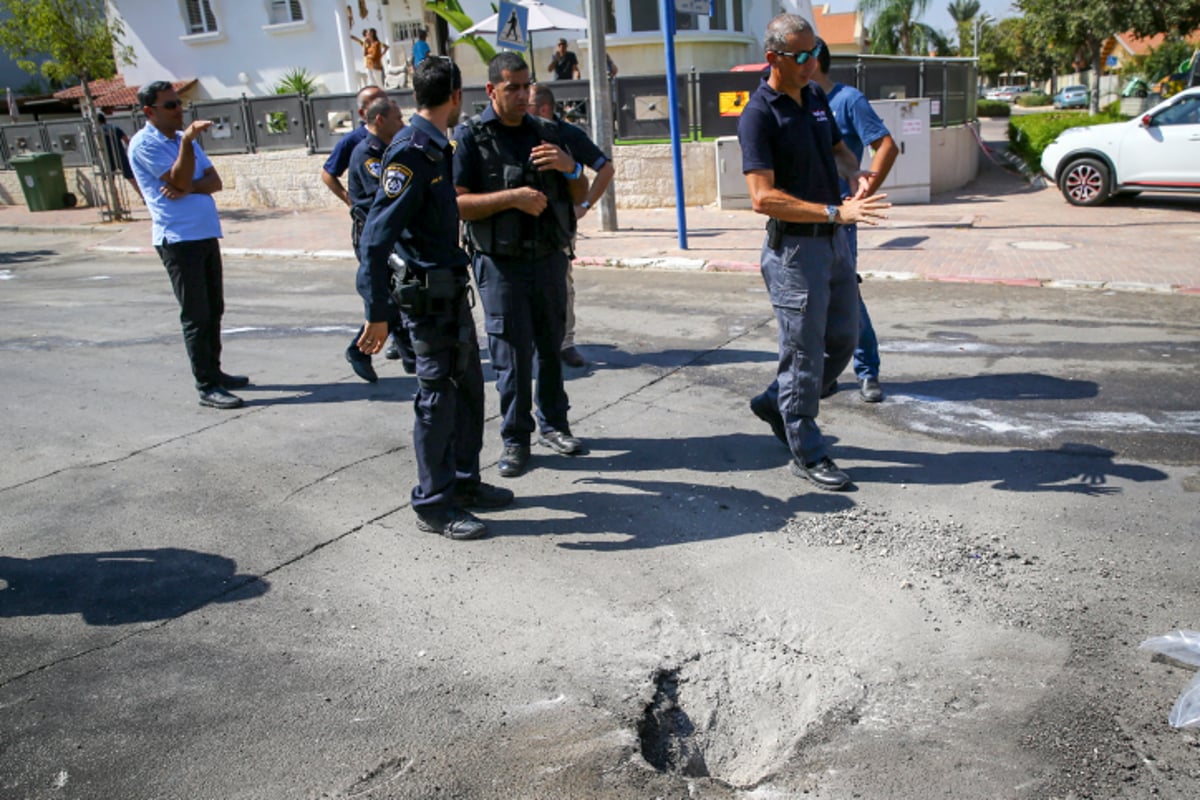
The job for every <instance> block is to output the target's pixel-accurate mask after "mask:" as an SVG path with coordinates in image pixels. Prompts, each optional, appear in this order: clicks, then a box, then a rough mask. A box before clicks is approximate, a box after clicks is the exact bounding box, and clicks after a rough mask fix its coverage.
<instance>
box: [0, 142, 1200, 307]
mask: <svg viewBox="0 0 1200 800" xmlns="http://www.w3.org/2000/svg"><path fill="white" fill-rule="evenodd" d="M218 203H219V197H218ZM135 216H136V217H138V219H136V220H135V221H133V222H127V223H102V222H100V221H99V220H98V214H97V212H96V210H95V209H67V210H62V211H42V212H37V213H33V212H30V211H28V210H27V209H26V208H25V207H24V206H0V231H5V230H7V231H42V232H53V233H76V234H85V235H89V236H92V237H94V238H95V239H96V244H95V245H94V248H95V249H97V250H101V251H105V252H129V253H151V252H153V248H152V247H151V245H150V222H149V220H148V218H147V217H146V214H145V209H144V208H142V207H139V208H138V209H135ZM686 218H687V244H688V249H687V250H682V249H680V247H679V234H678V226H677V223H676V219H677V215H676V212H675V209H673V208H660V209H619V210H618V212H617V222H618V227H619V230H618V231H616V232H612V233H607V232H603V231H600V230H599V212H595V211H594V212H592V213H591V214H589V215H588V216H587V217H585V218H584V219H583V220H582V221H581V222H580V233H579V242H578V247H577V255H578V258H579V260H578V261H577V262H576V263H577V265H578V266H580V267H585V268H586V267H615V268H634V269H638V268H640V269H674V270H681V271H755V270H757V269H758V260H759V251H760V249H761V247H762V240H763V224H764V221H765V220H764V218H763V217H762V216H760V215H758V214H755V213H754V212H752V211H741V210H722V209H719V208H717V207H716V206H705V207H691V208H688V209H687V210H686ZM221 219H222V222H223V225H224V233H225V239H224V242H223V248H222V249H223V252H224V253H225V254H226V255H227V256H235V257H236V256H261V257H266V258H284V259H286V258H333V259H347V260H349V259H351V258H353V255H352V253H351V251H350V248H349V227H350V225H349V216H348V215H347V213H346V211H345V210H343V209H336V208H335V209H312V210H288V209H228V208H223V209H221ZM1197 242H1200V203H1198V202H1196V200H1195V199H1194V198H1188V197H1186V196H1180V197H1170V196H1145V195H1144V196H1141V197H1138V198H1136V199H1134V200H1118V201H1112V202H1110V203H1108V204H1106V205H1104V206H1100V207H1097V208H1076V207H1074V206H1071V205H1068V204H1067V203H1066V201H1065V200H1063V198H1062V196H1061V194H1059V192H1058V191H1057V190H1056V189H1054V188H1044V187H1032V186H1030V185H1029V184H1027V183H1026V182H1025V181H1024V180H1023V179H1022V178H1020V177H1019V176H1017V175H1014V174H1012V173H1011V172H1009V171H1007V170H1005V169H1002V168H1000V167H999V166H996V165H993V164H991V163H988V162H986V161H985V166H984V167H983V169H982V170H981V173H980V176H979V178H978V179H976V180H975V181H974V182H973V183H972V184H970V185H968V186H966V187H964V188H963V189H961V190H957V191H954V192H948V193H946V194H943V195H938V196H935V197H934V198H933V202H931V203H930V204H928V205H910V206H897V207H895V208H893V209H892V210H891V212H890V217H889V219H888V220H887V221H886V222H885V223H884V224H882V225H880V226H878V227H876V228H865V229H862V230H860V231H859V271H860V272H861V273H862V274H863V276H864V277H865V278H866V279H868V280H870V279H880V278H890V279H902V280H914V279H921V280H932V281H955V282H962V281H970V282H985V283H1006V284H1017V285H1040V286H1060V287H1069V288H1103V289H1116V290H1143V291H1162V292H1181V293H1190V294H1200V261H1198V260H1197V258H1196V247H1197Z"/></svg>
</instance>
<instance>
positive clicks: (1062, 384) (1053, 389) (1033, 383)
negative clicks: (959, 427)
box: [838, 372, 1100, 401]
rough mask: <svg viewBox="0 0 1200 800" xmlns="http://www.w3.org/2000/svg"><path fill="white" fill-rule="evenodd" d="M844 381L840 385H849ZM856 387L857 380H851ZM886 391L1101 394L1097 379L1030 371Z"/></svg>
mask: <svg viewBox="0 0 1200 800" xmlns="http://www.w3.org/2000/svg"><path fill="white" fill-rule="evenodd" d="M843 384H844V382H843V383H839V384H838V388H839V389H844V388H846V386H845V385H843ZM851 386H854V387H857V384H851ZM887 391H888V392H890V393H892V394H903V395H908V396H910V397H918V398H920V397H933V398H937V399H940V400H957V401H967V400H1083V399H1086V398H1090V397H1096V396H1098V395H1099V394H1100V386H1099V384H1097V383H1096V382H1095V381H1083V380H1071V379H1069V378H1056V377H1054V376H1052V375H1039V374H1037V373H1031V372H1013V373H1005V374H999V375H971V376H964V377H962V378H939V379H937V380H928V381H888V382H887Z"/></svg>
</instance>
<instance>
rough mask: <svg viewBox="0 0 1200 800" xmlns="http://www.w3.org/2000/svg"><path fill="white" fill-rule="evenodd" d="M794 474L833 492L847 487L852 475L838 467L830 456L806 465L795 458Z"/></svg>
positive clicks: (793, 464) (793, 462)
mask: <svg viewBox="0 0 1200 800" xmlns="http://www.w3.org/2000/svg"><path fill="white" fill-rule="evenodd" d="M792 474H793V475H795V476H796V477H797V478H805V479H806V480H809V481H812V482H813V483H815V484H816V485H817V486H820V487H821V488H822V489H829V490H830V491H833V492H836V491H838V490H839V489H845V488H846V487H847V486H849V485H850V476H849V475H847V474H846V473H844V472H842V471H841V470H840V469H838V465H837V464H835V463H833V459H832V458H830V457H829V456H825V457H824V458H822V459H821V460H819V461H813V462H811V463H808V464H804V465H801V464H800V462H798V461H796V460H795V459H793V460H792Z"/></svg>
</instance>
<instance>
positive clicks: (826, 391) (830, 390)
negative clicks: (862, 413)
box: [821, 381, 838, 400]
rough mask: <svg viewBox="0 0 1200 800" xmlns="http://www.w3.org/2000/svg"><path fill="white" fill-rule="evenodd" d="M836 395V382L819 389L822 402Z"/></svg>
mask: <svg viewBox="0 0 1200 800" xmlns="http://www.w3.org/2000/svg"><path fill="white" fill-rule="evenodd" d="M837 393H838V385H837V381H834V382H833V383H830V384H827V385H825V386H822V387H821V399H822V400H824V399H825V398H826V397H832V396H833V395H835V394H837Z"/></svg>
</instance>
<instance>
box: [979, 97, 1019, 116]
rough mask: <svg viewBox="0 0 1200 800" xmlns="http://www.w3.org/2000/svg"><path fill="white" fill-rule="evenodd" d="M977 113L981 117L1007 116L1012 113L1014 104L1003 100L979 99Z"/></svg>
mask: <svg viewBox="0 0 1200 800" xmlns="http://www.w3.org/2000/svg"><path fill="white" fill-rule="evenodd" d="M975 113H976V114H978V115H979V116H981V117H1007V116H1008V115H1010V114H1012V106H1010V105H1009V104H1008V103H1006V102H1004V101H1003V100H983V99H982V98H981V99H980V100H979V104H978V105H976V106H975Z"/></svg>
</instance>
